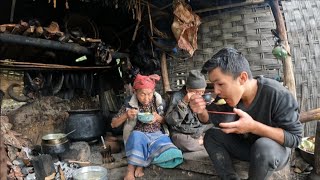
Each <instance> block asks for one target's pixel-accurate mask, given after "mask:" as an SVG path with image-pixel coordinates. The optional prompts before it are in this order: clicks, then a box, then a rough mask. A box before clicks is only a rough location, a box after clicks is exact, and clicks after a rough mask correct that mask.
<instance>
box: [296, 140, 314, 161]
mask: <svg viewBox="0 0 320 180" xmlns="http://www.w3.org/2000/svg"><path fill="white" fill-rule="evenodd" d="M308 138H309V137H304V138H302V141H306V140H307V139H308ZM298 149H299V151H300V155H301V157H302V158H303V159H304V160H305V161H306V162H307V163H309V164H311V165H313V166H314V153H311V152H309V151H306V150H304V149H303V148H302V147H301V144H300V145H299V146H298Z"/></svg>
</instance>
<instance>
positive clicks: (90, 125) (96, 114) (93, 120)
mask: <svg viewBox="0 0 320 180" xmlns="http://www.w3.org/2000/svg"><path fill="white" fill-rule="evenodd" d="M68 113H69V117H68V119H67V121H66V132H69V131H72V130H74V129H76V131H75V132H74V133H72V134H70V135H69V136H68V138H69V139H71V140H74V141H92V140H95V139H98V138H100V136H102V135H104V134H105V132H106V123H105V121H104V120H103V118H102V115H101V113H100V110H99V109H85V110H72V111H68Z"/></svg>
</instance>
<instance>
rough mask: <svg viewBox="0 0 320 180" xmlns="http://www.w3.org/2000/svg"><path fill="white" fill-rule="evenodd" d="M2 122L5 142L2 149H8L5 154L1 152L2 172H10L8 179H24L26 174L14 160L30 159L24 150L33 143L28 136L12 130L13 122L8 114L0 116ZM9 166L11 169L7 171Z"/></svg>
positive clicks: (2, 135) (2, 134) (2, 137)
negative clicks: (10, 121)
mask: <svg viewBox="0 0 320 180" xmlns="http://www.w3.org/2000/svg"><path fill="white" fill-rule="evenodd" d="M0 123H1V139H2V140H3V144H4V147H1V148H2V150H3V149H6V151H7V153H5V154H2V153H1V173H6V174H8V175H7V177H8V179H23V176H24V175H23V174H22V172H21V168H20V166H17V165H15V164H14V163H12V162H13V161H14V160H16V159H21V160H28V155H27V154H26V152H24V151H23V148H28V147H30V146H31V143H30V141H29V140H28V138H26V137H23V136H22V135H21V134H19V133H17V132H15V131H13V130H11V129H12V124H11V123H9V119H8V117H7V116H0ZM3 144H2V145H3ZM3 151H5V150H3ZM6 154H7V155H6ZM4 163H5V164H4ZM7 168H8V169H9V170H8V171H7V172H5V171H6V170H7ZM1 175H3V174H1ZM1 179H2V178H1Z"/></svg>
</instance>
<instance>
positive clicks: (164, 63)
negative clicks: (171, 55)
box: [161, 52, 171, 93]
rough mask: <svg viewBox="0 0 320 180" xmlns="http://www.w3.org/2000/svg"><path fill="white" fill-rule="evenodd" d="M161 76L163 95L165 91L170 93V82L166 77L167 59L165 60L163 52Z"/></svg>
mask: <svg viewBox="0 0 320 180" xmlns="http://www.w3.org/2000/svg"><path fill="white" fill-rule="evenodd" d="M161 76H162V83H163V91H164V93H166V92H167V91H171V88H170V81H169V77H168V67H167V58H166V53H165V52H162V55H161Z"/></svg>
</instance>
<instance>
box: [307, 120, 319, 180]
mask: <svg viewBox="0 0 320 180" xmlns="http://www.w3.org/2000/svg"><path fill="white" fill-rule="evenodd" d="M315 144H316V145H315V148H314V169H313V171H312V173H311V174H310V175H309V177H308V179H310V180H318V179H320V153H319V152H320V121H318V123H317V131H316V142H315Z"/></svg>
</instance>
